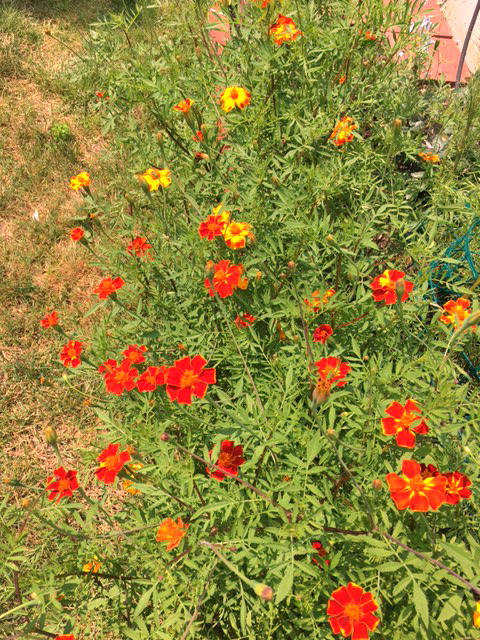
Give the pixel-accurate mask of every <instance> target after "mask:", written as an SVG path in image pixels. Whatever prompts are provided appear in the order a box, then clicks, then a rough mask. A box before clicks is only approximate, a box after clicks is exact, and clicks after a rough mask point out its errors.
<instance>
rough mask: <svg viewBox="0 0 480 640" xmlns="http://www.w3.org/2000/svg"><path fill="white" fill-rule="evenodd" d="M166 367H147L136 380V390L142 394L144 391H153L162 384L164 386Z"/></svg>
mask: <svg viewBox="0 0 480 640" xmlns="http://www.w3.org/2000/svg"><path fill="white" fill-rule="evenodd" d="M166 371H167V367H163V366H162V367H148V369H147V370H146V371H145V372H144V373H142V375H141V376H140V378H139V379H138V380H137V389H138V390H139V391H140V392H142V393H144V392H146V391H155V389H156V388H157V387H159V386H161V385H162V384H165V381H166V380H165V378H166V376H165V374H166Z"/></svg>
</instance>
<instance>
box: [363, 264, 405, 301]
mask: <svg viewBox="0 0 480 640" xmlns="http://www.w3.org/2000/svg"><path fill="white" fill-rule="evenodd" d="M404 277H405V273H404V272H403V271H397V270H396V269H387V270H386V271H384V272H383V273H382V275H381V276H377V277H376V278H374V279H373V281H372V283H371V284H370V287H371V289H372V295H373V299H374V300H375V301H376V302H380V301H381V300H383V301H384V302H385V304H395V303H396V302H397V300H398V294H400V293H402V292H403V293H402V302H405V300H406V299H407V298H408V295H409V293H410V292H411V291H412V289H413V282H409V281H408V280H404Z"/></svg>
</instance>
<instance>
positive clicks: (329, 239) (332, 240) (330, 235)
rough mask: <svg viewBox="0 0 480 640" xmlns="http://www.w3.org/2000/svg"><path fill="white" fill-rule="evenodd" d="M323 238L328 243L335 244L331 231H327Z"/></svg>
mask: <svg viewBox="0 0 480 640" xmlns="http://www.w3.org/2000/svg"><path fill="white" fill-rule="evenodd" d="M325 240H326V241H327V242H328V243H329V244H335V238H334V236H333V234H332V233H329V234H328V235H327V236H326V238H325Z"/></svg>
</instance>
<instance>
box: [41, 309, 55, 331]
mask: <svg viewBox="0 0 480 640" xmlns="http://www.w3.org/2000/svg"><path fill="white" fill-rule="evenodd" d="M40 324H41V325H42V327H43V328H44V329H48V328H49V327H55V326H56V325H57V324H58V313H57V312H56V311H52V313H47V314H46V315H45V316H43V318H42V319H41V320H40Z"/></svg>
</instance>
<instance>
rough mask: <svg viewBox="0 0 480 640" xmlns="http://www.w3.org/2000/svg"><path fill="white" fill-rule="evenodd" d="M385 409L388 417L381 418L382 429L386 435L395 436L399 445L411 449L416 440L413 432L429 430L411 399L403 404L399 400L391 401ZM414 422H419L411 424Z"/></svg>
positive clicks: (426, 431)
mask: <svg viewBox="0 0 480 640" xmlns="http://www.w3.org/2000/svg"><path fill="white" fill-rule="evenodd" d="M385 411H386V413H388V415H389V416H390V417H389V418H382V431H383V433H384V434H385V435H386V436H395V441H396V443H397V445H398V446H399V447H405V448H406V449H413V447H414V446H415V441H416V438H415V434H416V433H421V434H425V433H428V432H429V428H428V426H427V424H426V423H425V422H424V421H423V419H422V416H421V415H420V414H421V411H420V409H419V408H418V407H417V405H416V404H415V402H414V401H413V400H407V402H406V403H405V406H403V405H401V404H400V403H399V402H392V404H391V405H390V406H389V407H387V408H386V409H385ZM419 421H420V422H419ZM415 422H419V424H417V425H416V426H413V424H414V423H415Z"/></svg>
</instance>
